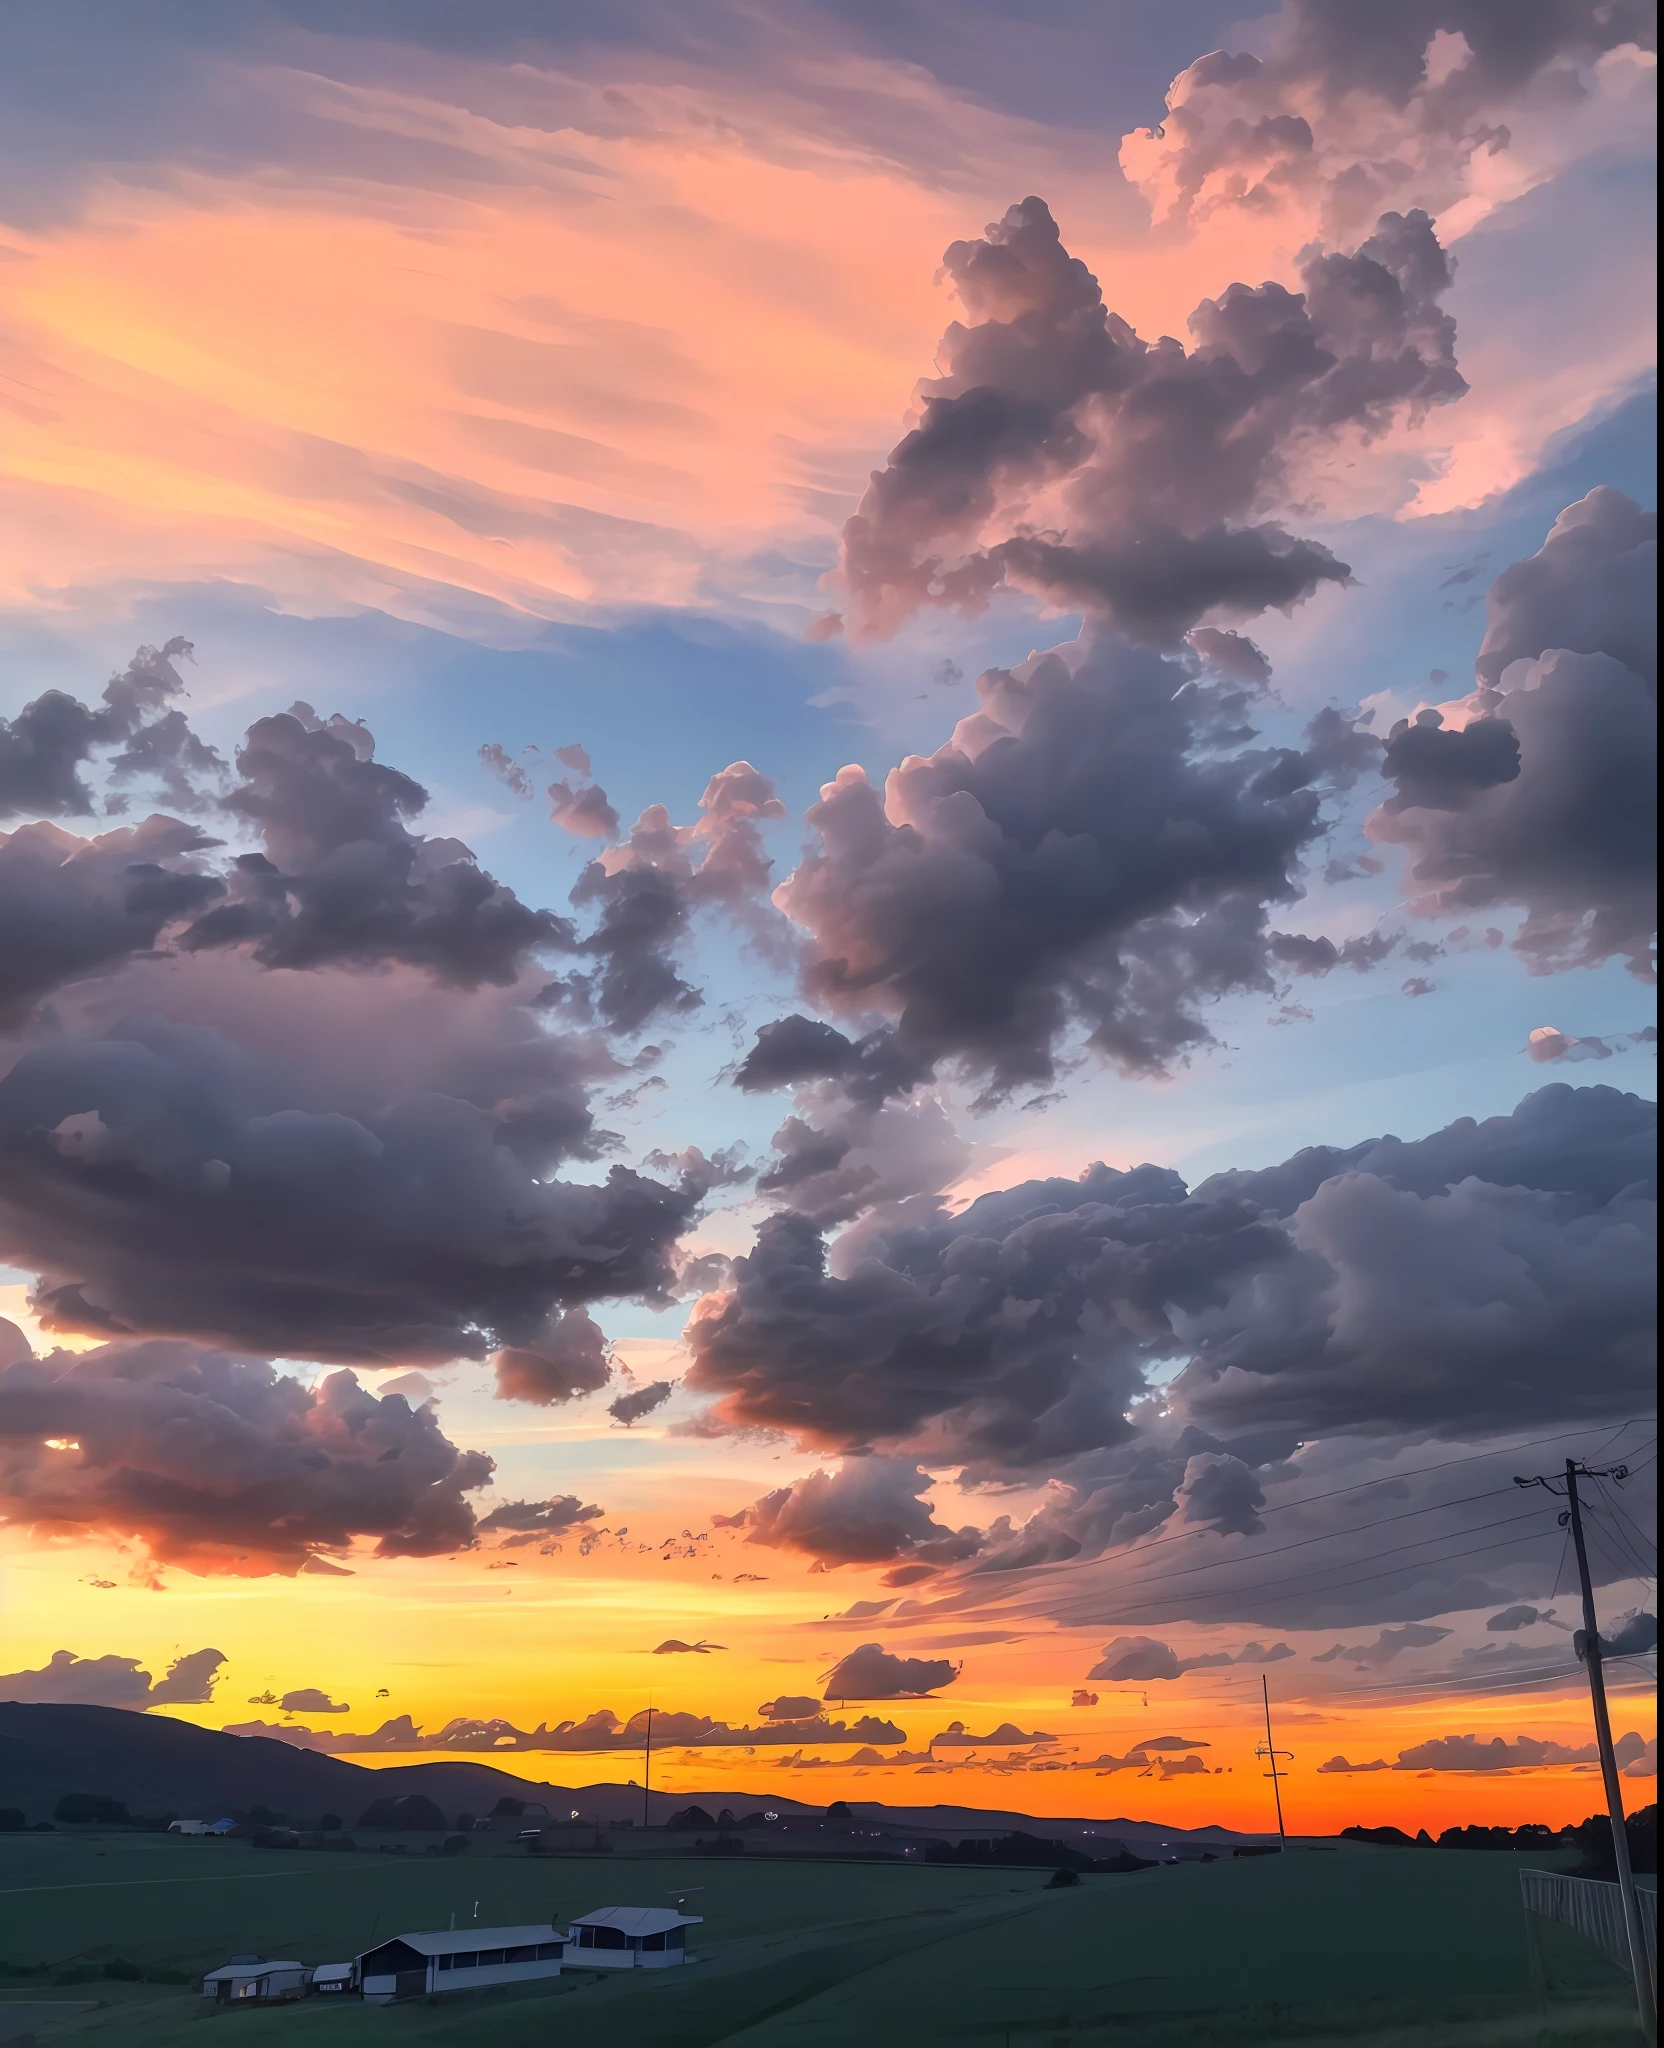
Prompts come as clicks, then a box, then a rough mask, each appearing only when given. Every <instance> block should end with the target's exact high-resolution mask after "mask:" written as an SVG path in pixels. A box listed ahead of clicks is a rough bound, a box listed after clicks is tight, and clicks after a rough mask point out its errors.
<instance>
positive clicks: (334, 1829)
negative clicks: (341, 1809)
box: [318, 1813, 346, 1835]
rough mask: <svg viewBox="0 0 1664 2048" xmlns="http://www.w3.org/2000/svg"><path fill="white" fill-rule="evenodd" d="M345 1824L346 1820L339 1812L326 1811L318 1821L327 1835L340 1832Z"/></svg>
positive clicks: (320, 1827)
mask: <svg viewBox="0 0 1664 2048" xmlns="http://www.w3.org/2000/svg"><path fill="white" fill-rule="evenodd" d="M345 1826H346V1822H345V1821H344V1820H342V1818H341V1816H340V1815H339V1814H338V1813H326V1814H325V1815H324V1817H323V1819H322V1820H321V1821H319V1823H318V1827H319V1829H320V1830H321V1832H322V1833H324V1834H326V1835H333V1834H338V1833H339V1832H340V1830H341V1829H342V1828H344V1827H345Z"/></svg>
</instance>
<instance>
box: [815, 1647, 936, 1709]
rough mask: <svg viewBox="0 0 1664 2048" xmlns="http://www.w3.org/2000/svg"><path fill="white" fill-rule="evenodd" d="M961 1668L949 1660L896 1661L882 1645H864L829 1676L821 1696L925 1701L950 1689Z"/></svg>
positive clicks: (837, 1664) (831, 1698)
mask: <svg viewBox="0 0 1664 2048" xmlns="http://www.w3.org/2000/svg"><path fill="white" fill-rule="evenodd" d="M958 1676H959V1666H958V1665H957V1664H954V1663H951V1662H950V1661H949V1660H948V1659H947V1658H946V1657H897V1656H893V1655H892V1654H891V1653H890V1652H889V1651H888V1650H886V1649H885V1648H884V1647H883V1645H882V1644H880V1643H863V1644H862V1645H861V1646H860V1648H859V1649H855V1650H851V1651H850V1652H849V1654H848V1655H847V1656H845V1657H840V1658H839V1659H838V1661H837V1663H836V1664H834V1665H833V1667H832V1669H831V1670H830V1671H829V1672H827V1674H826V1677H825V1680H824V1683H825V1686H826V1690H825V1692H824V1694H823V1695H822V1697H823V1698H825V1699H829V1700H900V1699H926V1698H928V1697H929V1696H930V1695H931V1694H932V1693H933V1692H934V1691H935V1689H936V1688H937V1686H939V1685H951V1684H952V1683H953V1681H954V1680H955V1679H956V1678H957V1677H958Z"/></svg>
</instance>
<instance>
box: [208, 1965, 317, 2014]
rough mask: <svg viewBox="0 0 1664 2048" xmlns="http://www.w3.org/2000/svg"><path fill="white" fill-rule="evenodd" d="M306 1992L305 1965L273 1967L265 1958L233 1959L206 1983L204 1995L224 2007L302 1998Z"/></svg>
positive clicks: (211, 1972) (209, 1975)
mask: <svg viewBox="0 0 1664 2048" xmlns="http://www.w3.org/2000/svg"><path fill="white" fill-rule="evenodd" d="M305 1992H306V1965H305V1964H304V1963H294V1962H277V1963H269V1962H267V1960H266V1958H265V1957H264V1956H233V1957H232V1958H231V1960H230V1962H228V1963H225V1964H223V1965H222V1966H221V1967H220V1968H219V1969H217V1970H210V1971H209V1972H208V1974H207V1976H205V1977H204V1978H203V1980H202V1995H203V1997H204V1998H212V1999H214V2000H216V2001H217V2002H218V2003H219V2004H221V2005H231V2004H236V2005H243V2004H254V2003H258V2002H259V2001H261V2000H265V2001H268V2002H269V2001H271V2000H273V1999H284V1998H301V1997H303V1996H304V1995H305Z"/></svg>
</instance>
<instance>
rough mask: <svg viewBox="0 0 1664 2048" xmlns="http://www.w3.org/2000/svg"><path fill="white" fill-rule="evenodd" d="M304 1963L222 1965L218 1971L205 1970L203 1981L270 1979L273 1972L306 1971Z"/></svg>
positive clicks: (208, 1982) (211, 1982)
mask: <svg viewBox="0 0 1664 2048" xmlns="http://www.w3.org/2000/svg"><path fill="white" fill-rule="evenodd" d="M305 1968H306V1965H305V1964H304V1963H222V1964H221V1965H220V1967H219V1968H218V1969H217V1970H204V1971H203V1973H202V1981H203V1983H204V1984H213V1983H215V1982H216V1981H217V1980H218V1979H219V1978H221V1977H269V1976H270V1975H271V1973H272V1972H273V1970H304V1969H305Z"/></svg>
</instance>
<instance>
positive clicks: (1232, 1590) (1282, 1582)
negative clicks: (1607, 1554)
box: [1115, 1496, 1547, 1615]
mask: <svg viewBox="0 0 1664 2048" xmlns="http://www.w3.org/2000/svg"><path fill="white" fill-rule="evenodd" d="M1476 1497H1477V1496H1476ZM1538 1520H1540V1517H1539V1516H1538V1515H1536V1514H1533V1513H1531V1512H1530V1511H1527V1512H1526V1513H1525V1514H1523V1515H1504V1516H1501V1517H1500V1518H1499V1519H1498V1520H1497V1521H1494V1522H1481V1523H1479V1524H1478V1526H1477V1527H1476V1528H1473V1529H1465V1530H1460V1531H1458V1532H1457V1533H1458V1534H1460V1535H1467V1536H1477V1535H1480V1534H1482V1533H1483V1532H1484V1531H1485V1530H1487V1529H1502V1528H1513V1527H1515V1526H1517V1525H1518V1524H1519V1523H1521V1522H1534V1521H1538ZM1336 1533H1338V1534H1343V1535H1344V1534H1350V1533H1352V1532H1350V1531H1345V1530H1342V1531H1338V1532H1336ZM1544 1533H1547V1532H1544ZM1446 1540H1448V1539H1447V1538H1446V1537H1444V1536H1420V1537H1417V1538H1416V1539H1415V1540H1414V1541H1413V1542H1411V1543H1400V1544H1395V1545H1394V1546H1393V1547H1392V1548H1391V1549H1389V1550H1380V1551H1376V1552H1375V1553H1374V1555H1375V1556H1376V1557H1399V1556H1402V1555H1403V1554H1404V1553H1405V1552H1406V1551H1410V1550H1424V1549H1426V1547H1427V1545H1428V1544H1430V1543H1442V1542H1445V1541H1446ZM1515 1540H1516V1539H1515V1538H1513V1537H1508V1536H1504V1537H1501V1538H1499V1539H1498V1541H1497V1542H1495V1543H1481V1544H1478V1545H1476V1546H1474V1547H1472V1548H1470V1549H1468V1550H1457V1551H1451V1552H1449V1553H1447V1555H1448V1556H1449V1557H1452V1558H1457V1557H1476V1556H1478V1555H1479V1554H1480V1553H1481V1552H1483V1551H1487V1550H1500V1549H1502V1548H1504V1547H1505V1546H1506V1545H1507V1544H1509V1543H1512V1542H1514V1541H1515ZM1527 1540H1530V1539H1527ZM1240 1561H1241V1562H1247V1561H1248V1560H1246V1559H1244V1560H1240ZM1359 1561H1360V1560H1357V1559H1352V1558H1348V1559H1344V1560H1342V1561H1341V1562H1340V1563H1338V1564H1332V1565H1320V1566H1318V1567H1317V1569H1316V1571H1315V1572H1311V1571H1306V1572H1293V1573H1289V1574H1286V1575H1285V1576H1283V1577H1282V1578H1278V1579H1265V1580H1262V1581H1260V1582H1259V1583H1258V1584H1257V1585H1251V1586H1219V1587H1215V1588H1211V1589H1210V1588H1207V1587H1202V1588H1199V1589H1197V1591H1196V1592H1195V1593H1194V1595H1193V1596H1192V1597H1194V1598H1196V1599H1200V1600H1217V1599H1221V1598H1226V1597H1229V1598H1238V1597H1241V1598H1257V1597H1258V1596H1259V1595H1260V1594H1261V1593H1265V1592H1269V1591H1273V1590H1275V1589H1276V1588H1278V1587H1281V1586H1292V1585H1296V1584H1298V1583H1299V1582H1300V1581H1301V1580H1304V1579H1310V1578H1313V1577H1319V1578H1320V1577H1322V1575H1323V1574H1324V1573H1325V1572H1331V1571H1344V1570H1345V1569H1346V1567H1347V1566H1348V1565H1349V1564H1353V1563H1356V1562H1359ZM1236 1562H1239V1560H1237V1559H1220V1560H1218V1563H1217V1564H1216V1565H1215V1566H1214V1567H1213V1568H1214V1569H1218V1567H1219V1565H1223V1564H1227V1563H1236ZM1403 1569H1404V1567H1403V1566H1400V1565H1391V1566H1389V1567H1388V1568H1387V1570H1386V1571H1384V1572H1366V1573H1364V1574H1363V1575H1362V1576H1361V1577H1359V1578H1354V1579H1342V1580H1340V1581H1338V1582H1337V1583H1335V1584H1333V1585H1329V1586H1322V1587H1319V1588H1316V1589H1315V1590H1317V1591H1319V1592H1324V1593H1337V1592H1340V1591H1341V1590H1342V1589H1343V1588H1344V1587H1346V1586H1360V1585H1367V1584H1369V1583H1370V1581H1372V1580H1374V1579H1383V1578H1391V1577H1393V1576H1394V1574H1395V1573H1396V1572H1398V1571H1401V1570H1403ZM1178 1576H1181V1574H1178V1573H1171V1574H1169V1573H1164V1572H1163V1573H1152V1574H1151V1575H1150V1577H1149V1578H1147V1579H1140V1580H1136V1581H1135V1582H1134V1583H1133V1585H1132V1587H1131V1588H1130V1589H1129V1590H1131V1591H1134V1592H1136V1591H1137V1590H1138V1589H1139V1588H1140V1587H1141V1586H1147V1585H1155V1584H1159V1583H1160V1582H1161V1581H1162V1580H1164V1579H1166V1578H1169V1577H1178ZM1166 1604H1167V1596H1165V1595H1163V1596H1162V1597H1160V1598H1158V1599H1154V1600H1143V1601H1136V1602H1134V1603H1132V1604H1131V1605H1130V1606H1129V1605H1126V1604H1124V1603H1122V1602H1120V1601H1117V1602H1116V1603H1115V1612H1116V1613H1117V1614H1118V1615H1121V1614H1140V1613H1144V1612H1146V1611H1148V1610H1149V1609H1150V1608H1152V1607H1164V1606H1165V1605H1166Z"/></svg>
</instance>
